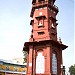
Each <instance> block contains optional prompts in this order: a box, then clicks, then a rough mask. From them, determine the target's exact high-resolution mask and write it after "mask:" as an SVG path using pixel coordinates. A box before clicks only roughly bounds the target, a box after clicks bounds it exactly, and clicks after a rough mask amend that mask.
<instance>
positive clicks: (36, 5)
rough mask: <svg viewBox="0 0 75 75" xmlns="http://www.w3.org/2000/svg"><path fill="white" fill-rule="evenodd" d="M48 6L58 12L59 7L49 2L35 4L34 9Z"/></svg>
mask: <svg viewBox="0 0 75 75" xmlns="http://www.w3.org/2000/svg"><path fill="white" fill-rule="evenodd" d="M46 5H50V6H52V7H53V8H55V9H57V10H58V7H57V6H56V5H54V4H51V3H50V2H49V1H41V2H39V3H33V5H32V8H36V7H42V6H46Z"/></svg>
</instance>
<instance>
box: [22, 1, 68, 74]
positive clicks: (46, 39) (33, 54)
mask: <svg viewBox="0 0 75 75" xmlns="http://www.w3.org/2000/svg"><path fill="white" fill-rule="evenodd" d="M54 3H55V0H33V1H32V10H31V14H30V16H31V17H32V20H31V22H30V25H31V26H32V31H31V37H30V40H29V42H25V44H24V48H23V50H24V51H27V52H28V60H27V74H26V75H63V74H62V69H61V65H62V50H64V49H66V48H67V46H66V45H64V44H62V42H61V39H59V41H57V25H58V24H57V22H56V21H57V19H56V15H57V13H58V7H57V6H55V5H54Z"/></svg>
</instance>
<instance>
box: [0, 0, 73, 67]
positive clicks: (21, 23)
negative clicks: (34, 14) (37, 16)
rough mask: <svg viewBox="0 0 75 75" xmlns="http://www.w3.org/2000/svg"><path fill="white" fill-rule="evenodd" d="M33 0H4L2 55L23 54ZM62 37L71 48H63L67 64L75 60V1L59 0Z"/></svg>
mask: <svg viewBox="0 0 75 75" xmlns="http://www.w3.org/2000/svg"><path fill="white" fill-rule="evenodd" d="M31 5H32V4H31V0H0V59H8V60H9V59H13V58H16V57H23V53H22V49H23V45H24V42H26V41H29V37H30V33H31V26H30V11H31ZM56 5H57V6H58V7H59V13H58V15H57V20H58V37H61V39H62V42H63V44H66V45H68V48H67V49H66V50H64V51H63V63H64V65H65V66H66V67H69V66H70V65H72V64H74V1H73V0H56Z"/></svg>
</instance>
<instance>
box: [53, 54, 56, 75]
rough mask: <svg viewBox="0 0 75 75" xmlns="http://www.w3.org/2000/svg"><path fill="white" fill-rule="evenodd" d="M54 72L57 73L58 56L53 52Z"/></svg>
mask: <svg viewBox="0 0 75 75" xmlns="http://www.w3.org/2000/svg"><path fill="white" fill-rule="evenodd" d="M52 73H53V74H56V75H57V57H56V54H55V53H52Z"/></svg>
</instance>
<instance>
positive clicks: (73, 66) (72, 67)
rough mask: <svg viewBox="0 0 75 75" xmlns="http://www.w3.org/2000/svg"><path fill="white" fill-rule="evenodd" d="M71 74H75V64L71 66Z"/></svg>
mask: <svg viewBox="0 0 75 75" xmlns="http://www.w3.org/2000/svg"><path fill="white" fill-rule="evenodd" d="M69 72H70V75H75V64H74V65H71V66H70V67H69Z"/></svg>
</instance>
